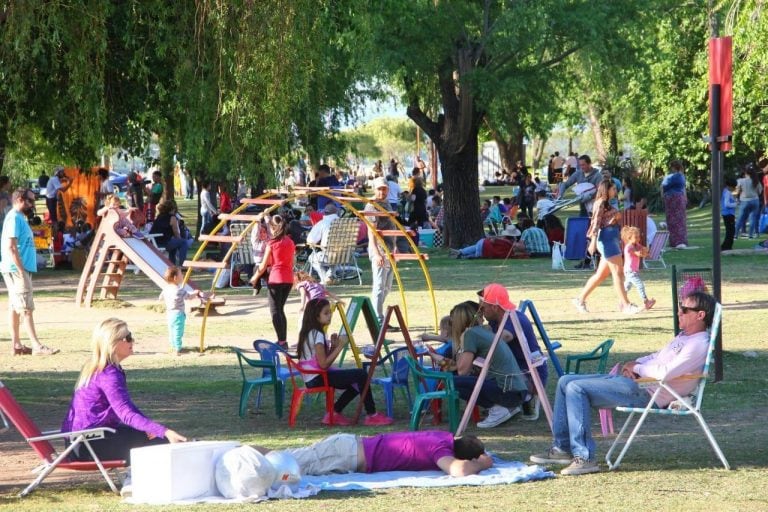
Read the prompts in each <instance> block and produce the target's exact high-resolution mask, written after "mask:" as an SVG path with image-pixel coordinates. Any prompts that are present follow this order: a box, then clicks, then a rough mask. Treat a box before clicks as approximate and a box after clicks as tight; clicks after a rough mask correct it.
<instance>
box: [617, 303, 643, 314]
mask: <svg viewBox="0 0 768 512" xmlns="http://www.w3.org/2000/svg"><path fill="white" fill-rule="evenodd" d="M621 312H622V313H624V314H625V315H636V314H638V313H639V312H640V308H639V307H637V306H635V305H634V304H627V305H626V306H624V309H622V310H621Z"/></svg>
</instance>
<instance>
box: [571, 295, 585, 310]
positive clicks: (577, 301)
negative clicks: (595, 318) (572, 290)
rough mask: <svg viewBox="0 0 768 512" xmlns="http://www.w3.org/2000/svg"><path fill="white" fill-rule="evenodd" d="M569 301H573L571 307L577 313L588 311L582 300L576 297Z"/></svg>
mask: <svg viewBox="0 0 768 512" xmlns="http://www.w3.org/2000/svg"><path fill="white" fill-rule="evenodd" d="M571 302H573V307H575V308H576V311H578V312H579V313H589V310H587V303H586V302H584V301H583V300H580V299H578V298H576V299H573V300H572V301H571Z"/></svg>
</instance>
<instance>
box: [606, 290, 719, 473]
mask: <svg viewBox="0 0 768 512" xmlns="http://www.w3.org/2000/svg"><path fill="white" fill-rule="evenodd" d="M722 315H723V309H722V306H721V305H720V304H717V305H716V307H715V315H714V319H713V321H712V327H711V328H710V330H709V350H708V352H707V358H706V361H705V363H704V369H703V370H702V372H701V374H700V375H687V376H682V377H678V379H698V381H699V382H698V386H697V387H696V389H694V390H693V392H692V393H691V395H690V396H689V397H682V396H680V395H679V394H678V393H677V392H676V391H675V390H674V389H673V388H672V387H671V386H670V385H669V384H670V383H671V382H672V381H657V380H653V379H639V381H640V382H643V385H644V386H648V387H656V391H655V392H654V393H653V395H652V396H651V399H650V400H649V401H648V405H646V406H645V407H644V408H643V407H616V410H617V411H621V412H628V413H629V417H628V418H627V420H626V421H625V422H624V426H622V427H621V430H620V431H619V435H617V436H616V439H615V440H614V441H613V444H612V445H611V448H610V449H609V450H608V453H606V454H605V462H606V463H608V467H609V468H610V469H616V468H618V467H619V464H621V459H622V458H624V454H626V453H627V450H629V446H630V445H631V444H632V441H633V440H634V439H635V435H637V432H638V431H639V430H640V427H641V426H642V425H643V422H644V421H645V418H647V417H648V415H649V414H658V415H660V416H662V417H665V416H666V417H669V416H693V417H695V418H696V420H697V421H698V422H699V425H700V426H701V428H702V430H703V431H704V434H705V435H706V436H707V439H708V440H709V444H710V445H711V446H712V449H713V450H714V451H715V453H716V454H717V456H718V457H719V458H720V462H722V463H723V466H725V469H731V467H730V466H729V465H728V461H727V460H726V459H725V455H723V452H722V450H720V446H719V445H718V444H717V441H715V437H714V436H713V435H712V432H711V431H710V430H709V426H708V425H707V422H706V421H704V417H703V416H702V414H701V402H702V400H703V399H704V386H705V385H706V383H707V375H708V374H709V365H710V363H711V362H712V355H713V354H714V348H715V340H716V339H717V334H718V330H719V329H720V322H721V319H722ZM675 380H677V379H675ZM662 390H665V391H667V392H668V393H670V394H671V395H672V396H673V397H675V401H674V402H672V404H674V405H675V408H671V407H667V408H665V409H659V408H657V407H656V406H655V403H654V401H655V400H656V397H658V396H659V393H661V391H662ZM672 404H670V405H672ZM637 414H639V415H640V418H639V419H638V420H637V423H636V424H635V427H634V428H633V429H632V433H631V434H630V435H629V438H628V439H627V440H626V442H625V443H624V447H623V448H622V450H621V452H620V453H619V456H618V457H617V458H616V460H615V461H611V454H612V453H613V451H614V450H615V449H616V447H618V446H619V444H620V442H621V439H622V435H624V432H625V431H626V430H627V428H628V427H629V426H630V424H631V423H632V420H633V419H634V417H635V415H637Z"/></svg>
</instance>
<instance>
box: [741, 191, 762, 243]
mask: <svg viewBox="0 0 768 512" xmlns="http://www.w3.org/2000/svg"><path fill="white" fill-rule="evenodd" d="M747 220H749V236H750V238H752V237H753V236H757V225H758V223H759V222H760V200H759V199H757V198H755V199H747V200H746V201H742V202H741V209H740V210H739V220H738V221H737V222H736V236H739V235H740V234H741V233H742V232H744V231H746V227H747Z"/></svg>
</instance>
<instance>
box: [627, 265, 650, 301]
mask: <svg viewBox="0 0 768 512" xmlns="http://www.w3.org/2000/svg"><path fill="white" fill-rule="evenodd" d="M632 285H635V288H637V293H639V294H640V298H641V299H643V302H645V301H647V300H648V294H647V293H645V284H643V280H642V279H640V272H635V271H633V270H630V271H624V291H627V292H628V291H629V290H630V289H631V288H632Z"/></svg>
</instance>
